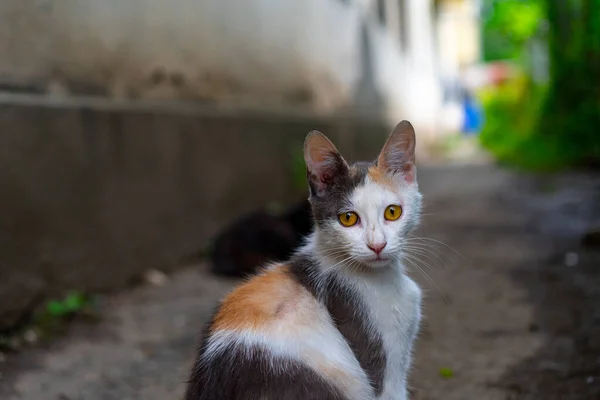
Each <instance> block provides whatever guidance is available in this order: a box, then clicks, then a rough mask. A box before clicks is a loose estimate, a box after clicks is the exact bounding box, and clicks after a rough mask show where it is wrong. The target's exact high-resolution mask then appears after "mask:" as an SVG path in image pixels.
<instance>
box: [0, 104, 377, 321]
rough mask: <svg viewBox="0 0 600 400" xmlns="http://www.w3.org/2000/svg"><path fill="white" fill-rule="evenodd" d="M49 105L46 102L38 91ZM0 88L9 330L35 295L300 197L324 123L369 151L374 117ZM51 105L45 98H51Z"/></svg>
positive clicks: (105, 280)
mask: <svg viewBox="0 0 600 400" xmlns="http://www.w3.org/2000/svg"><path fill="white" fill-rule="evenodd" d="M40 101H42V100H40ZM40 101H37V100H34V101H30V100H28V98H23V99H21V100H19V101H15V98H13V97H11V98H10V99H8V100H7V99H6V98H4V99H3V98H0V127H2V129H0V210H2V217H1V218H0V277H1V279H0V328H2V327H5V326H6V325H7V324H10V322H11V321H13V320H14V318H15V316H16V315H18V313H19V312H20V310H22V309H23V307H24V306H25V305H26V304H27V303H28V302H30V301H31V299H32V298H34V297H35V296H37V295H43V296H52V295H56V294H59V293H60V292H62V291H64V290H66V289H79V290H90V291H105V290H112V289H117V288H119V287H122V286H124V285H126V284H128V283H130V282H131V280H132V279H133V278H135V277H136V276H139V275H140V274H141V273H142V272H143V271H145V270H146V269H148V268H160V269H165V270H171V269H173V268H175V267H176V266H177V264H178V262H179V261H180V260H181V259H182V257H185V256H187V255H189V254H191V253H194V252H196V251H198V250H200V249H201V248H202V247H203V246H204V245H205V244H206V242H207V240H208V239H209V238H210V236H211V235H212V234H214V233H215V231H216V230H217V229H218V227H220V226H222V225H223V224H224V223H226V222H228V221H230V220H231V219H233V218H235V217H236V216H237V215H239V214H240V213H243V212H246V211H249V210H252V209H253V208H255V207H258V206H261V205H264V204H266V203H267V202H269V201H279V202H284V203H285V202H288V201H290V200H297V199H301V198H302V196H305V189H304V188H302V189H298V188H297V187H294V184H293V180H292V179H291V171H290V166H291V162H290V159H291V154H293V153H294V152H296V153H297V152H298V151H299V150H300V149H301V145H302V141H303V139H304V137H305V135H306V133H307V132H308V131H309V130H311V129H315V128H317V129H319V130H321V131H323V132H325V133H326V134H328V135H329V136H330V137H331V138H332V139H333V140H334V141H335V142H336V143H337V144H339V148H340V150H341V151H342V152H343V153H346V154H348V155H351V156H352V157H351V158H353V159H359V158H365V157H367V158H374V157H375V155H376V154H377V151H378V150H379V148H380V146H381V145H382V142H383V140H384V136H385V135H386V134H387V130H388V128H387V127H385V126H383V125H382V124H379V123H374V122H364V121H363V122H359V121H351V120H349V119H343V120H342V119H340V120H334V119H322V118H317V117H314V116H313V117H311V116H308V115H291V114H289V113H288V114H285V115H284V114H274V113H266V112H259V111H252V112H250V111H246V112H244V111H236V110H226V109H220V110H218V109H207V108H194V107H188V108H187V109H183V108H178V107H175V106H172V107H171V108H170V109H169V108H165V107H161V108H156V107H152V106H116V105H114V104H113V103H108V102H106V103H105V102H102V101H96V102H89V103H88V104H84V103H72V104H71V103H68V102H64V103H61V104H48V103H42V102H40ZM43 101H44V102H45V100H43Z"/></svg>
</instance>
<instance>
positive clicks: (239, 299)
mask: <svg viewBox="0 0 600 400" xmlns="http://www.w3.org/2000/svg"><path fill="white" fill-rule="evenodd" d="M302 293H303V288H302V287H301V286H300V284H298V283H297V282H296V281H295V280H294V279H292V277H291V276H290V271H289V267H288V266H286V265H280V266H277V267H275V268H272V269H270V270H267V271H265V272H263V273H262V274H260V275H257V276H255V277H254V278H252V279H250V280H249V281H248V282H246V283H244V284H242V285H241V286H238V287H237V288H236V289H234V291H233V292H231V293H230V294H229V295H228V296H227V297H226V298H225V300H223V303H222V304H221V307H220V308H219V311H218V312H217V314H216V316H215V318H214V320H213V324H212V326H211V331H212V332H214V331H219V330H257V329H260V328H261V327H265V326H266V325H268V324H269V323H270V322H273V321H275V320H277V319H280V318H282V317H283V316H285V314H286V313H288V312H290V311H291V310H293V309H294V306H295V305H296V304H297V303H298V300H299V298H300V297H302Z"/></svg>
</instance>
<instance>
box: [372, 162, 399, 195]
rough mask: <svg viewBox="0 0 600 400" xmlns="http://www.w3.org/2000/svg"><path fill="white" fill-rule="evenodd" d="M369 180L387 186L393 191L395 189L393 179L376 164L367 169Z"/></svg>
mask: <svg viewBox="0 0 600 400" xmlns="http://www.w3.org/2000/svg"><path fill="white" fill-rule="evenodd" d="M367 174H368V175H369V178H371V180H372V181H373V182H375V183H377V184H379V185H382V186H387V187H388V188H390V189H392V190H393V191H396V190H397V187H396V185H395V184H394V181H393V179H392V178H390V176H389V175H388V174H387V173H386V172H385V171H384V170H383V169H382V168H379V167H377V166H373V167H369V171H368V173H367Z"/></svg>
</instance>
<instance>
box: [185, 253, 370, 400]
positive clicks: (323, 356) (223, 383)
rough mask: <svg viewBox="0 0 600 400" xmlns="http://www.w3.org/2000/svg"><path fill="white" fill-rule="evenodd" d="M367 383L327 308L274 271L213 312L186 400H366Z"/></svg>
mask: <svg viewBox="0 0 600 400" xmlns="http://www.w3.org/2000/svg"><path fill="white" fill-rule="evenodd" d="M370 397H371V389H370V385H369V383H368V379H367V377H366V375H365V373H364V371H363V370H362V369H361V367H360V365H359V364H358V362H357V361H356V358H355V357H354V355H353V353H352V351H351V349H350V348H349V346H348V344H347V343H346V341H345V340H344V337H343V336H342V335H341V334H340V332H339V331H338V330H337V328H336V327H335V325H334V324H333V322H332V320H331V317H330V315H329V313H328V312H327V310H326V308H325V307H324V306H323V305H322V304H321V302H319V301H318V300H317V299H316V298H315V297H314V296H313V294H312V293H311V292H309V291H308V290H307V289H306V288H305V287H304V286H303V285H302V284H301V283H300V282H298V280H297V279H296V278H295V276H294V274H293V273H292V271H291V267H290V265H286V264H280V265H276V266H273V267H271V268H269V269H267V270H265V271H263V272H262V273H260V274H259V275H257V276H255V277H253V278H251V279H250V280H248V281H247V282H245V283H243V284H242V285H240V286H238V287H237V288H236V289H234V290H233V291H232V292H231V293H230V294H229V295H228V296H227V297H225V299H224V300H223V301H222V303H221V305H220V306H219V308H218V309H217V311H216V313H215V314H214V316H213V318H212V321H211V322H210V324H209V326H208V328H207V331H206V333H205V336H204V338H203V343H202V345H201V349H200V352H199V356H198V359H197V361H196V365H195V367H194V369H193V371H192V375H191V378H190V384H189V386H188V393H187V395H186V399H187V400H200V399H201V400H209V399H211V400H212V399H231V400H237V399H240V400H241V399H265V400H271V399H273V400H274V399H290V400H294V399H298V400H299V399H308V400H311V399H314V400H317V399H322V400H329V399H331V400H334V399H340V400H342V399H368V398H370Z"/></svg>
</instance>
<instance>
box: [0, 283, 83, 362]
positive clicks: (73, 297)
mask: <svg viewBox="0 0 600 400" xmlns="http://www.w3.org/2000/svg"><path fill="white" fill-rule="evenodd" d="M92 305H93V298H92V297H90V296H89V295H86V294H85V293H83V292H80V291H71V292H69V293H67V294H66V296H65V297H63V298H62V299H60V300H50V301H48V302H47V303H46V304H44V305H43V306H42V307H41V308H39V309H37V310H35V312H34V313H33V315H32V317H31V318H30V319H29V318H28V319H27V321H24V322H23V323H22V324H21V325H19V326H16V327H13V328H11V329H10V331H7V332H0V350H2V351H14V350H18V349H19V348H20V347H21V346H22V345H23V343H27V342H31V343H33V342H34V341H37V340H44V339H48V338H51V337H54V336H56V335H58V334H60V333H62V332H63V331H64V330H65V328H66V326H67V322H68V321H69V320H70V319H71V318H73V317H75V316H84V317H94V313H93V310H92ZM28 337H29V339H28ZM32 338H33V339H32Z"/></svg>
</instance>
